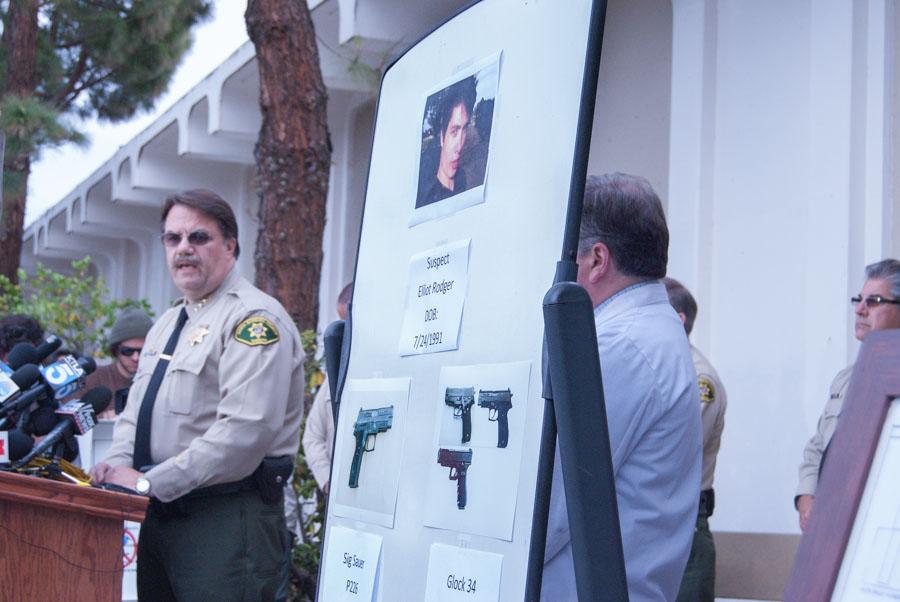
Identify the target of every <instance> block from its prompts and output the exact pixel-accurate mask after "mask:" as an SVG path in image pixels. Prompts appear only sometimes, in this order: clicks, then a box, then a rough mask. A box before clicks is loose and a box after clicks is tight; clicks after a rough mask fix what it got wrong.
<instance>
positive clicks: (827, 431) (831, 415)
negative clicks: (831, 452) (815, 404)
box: [794, 364, 853, 504]
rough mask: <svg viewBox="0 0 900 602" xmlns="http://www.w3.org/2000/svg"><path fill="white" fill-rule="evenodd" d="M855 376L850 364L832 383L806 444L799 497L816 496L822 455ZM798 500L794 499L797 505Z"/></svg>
mask: <svg viewBox="0 0 900 602" xmlns="http://www.w3.org/2000/svg"><path fill="white" fill-rule="evenodd" d="M851 374H853V364H850V365H849V366H847V367H846V368H844V369H843V370H841V371H840V372H838V373H837V376H835V377H834V380H833V381H831V388H830V389H829V390H828V401H826V402H825V409H824V410H823V411H822V415H821V416H820V417H819V424H818V426H817V427H816V433H815V434H814V435H813V436H812V438H811V439H810V440H809V441H808V442H807V443H806V447H805V448H804V449H803V461H802V462H801V463H800V483H799V484H798V485H797V494H796V495H797V496H801V495H815V493H816V486H817V485H818V484H819V466H820V465H821V463H822V454H823V453H825V448H826V447H828V443H829V442H830V441H831V436H832V435H834V429H835V428H837V423H838V418H840V416H841V408H842V407H843V405H844V396H845V395H846V394H847V387H848V386H849V384H850V375H851ZM796 501H797V498H796V496H795V497H794V503H795V504H796Z"/></svg>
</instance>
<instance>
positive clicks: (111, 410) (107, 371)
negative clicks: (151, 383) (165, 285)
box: [85, 307, 153, 419]
mask: <svg viewBox="0 0 900 602" xmlns="http://www.w3.org/2000/svg"><path fill="white" fill-rule="evenodd" d="M151 326H153V320H152V319H151V318H150V316H148V315H147V313H146V312H144V310H142V309H139V308H137V307H129V308H127V309H123V310H122V313H120V314H119V317H118V318H117V319H116V321H115V323H113V326H112V328H111V329H110V331H109V336H108V337H107V341H108V345H109V348H108V350H109V354H110V355H112V356H113V362H112V363H111V364H109V365H106V366H100V367H99V368H97V369H96V370H95V371H94V372H93V373H91V374H90V375H88V377H87V381H86V383H85V384H86V387H87V388H91V387H97V386H100V385H103V386H104V387H109V389H110V390H111V391H112V392H113V393H114V394H116V395H117V397H122V398H124V397H125V395H127V390H128V389H129V388H130V387H131V381H132V379H133V378H134V375H135V373H136V372H137V369H138V362H139V360H140V358H141V350H142V349H143V347H144V339H145V338H146V336H147V333H148V332H149V331H150V327H151ZM97 417H98V418H104V419H106V418H109V419H112V418H115V417H116V408H115V405H114V404H112V403H111V404H109V407H107V408H106V409H105V410H104V411H102V412H100V414H98V415H97Z"/></svg>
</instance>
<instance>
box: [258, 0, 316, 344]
mask: <svg viewBox="0 0 900 602" xmlns="http://www.w3.org/2000/svg"><path fill="white" fill-rule="evenodd" d="M244 18H245V20H246V22H247V32H248V34H249V35H250V39H251V40H253V44H254V45H255V46H256V60H257V63H258V65H259V80H260V82H259V87H260V92H259V104H260V110H261V111H262V128H261V129H260V133H259V140H258V141H257V143H256V149H255V151H254V155H255V157H256V174H257V194H258V195H259V232H258V235H257V240H256V253H255V255H254V259H255V264H256V266H255V267H256V285H257V286H258V287H259V288H261V289H262V290H264V291H266V292H267V293H269V294H270V295H272V296H274V297H275V298H276V299H278V300H279V301H281V303H282V304H283V305H284V306H285V308H286V309H287V311H288V313H290V315H291V317H292V318H293V319H294V321H295V322H296V323H297V326H298V327H299V328H300V329H301V330H306V329H315V328H316V325H317V322H318V309H319V308H318V300H319V276H320V273H321V269H322V232H323V230H324V228H325V200H326V196H327V193H328V177H329V169H330V165H331V143H330V141H329V139H328V127H327V122H326V100H327V99H326V92H325V84H324V82H323V81H322V73H321V70H320V68H319V53H318V49H317V48H316V38H315V32H314V30H313V23H312V18H311V16H310V14H309V8H308V6H307V3H306V2H305V1H299V2H284V1H283V0H249V2H248V3H247V12H246V13H245V15H244Z"/></svg>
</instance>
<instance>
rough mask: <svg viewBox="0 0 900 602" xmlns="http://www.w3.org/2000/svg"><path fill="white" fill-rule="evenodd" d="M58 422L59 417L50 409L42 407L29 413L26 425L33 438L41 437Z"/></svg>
mask: <svg viewBox="0 0 900 602" xmlns="http://www.w3.org/2000/svg"><path fill="white" fill-rule="evenodd" d="M58 422H59V415H58V414H57V413H56V410H54V409H53V408H51V407H47V406H43V407H40V408H38V409H36V410H35V411H33V412H32V413H31V417H30V419H29V421H28V425H29V426H30V427H31V434H32V435H34V436H35V437H43V436H45V435H47V434H48V433H49V432H50V431H52V430H53V427H54V426H56V423H58Z"/></svg>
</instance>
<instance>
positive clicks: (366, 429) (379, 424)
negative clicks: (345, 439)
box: [350, 406, 394, 487]
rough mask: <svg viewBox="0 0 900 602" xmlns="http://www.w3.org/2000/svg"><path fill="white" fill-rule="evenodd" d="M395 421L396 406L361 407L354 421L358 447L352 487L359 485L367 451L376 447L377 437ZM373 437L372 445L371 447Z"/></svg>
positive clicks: (351, 472) (355, 454)
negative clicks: (366, 408)
mask: <svg viewBox="0 0 900 602" xmlns="http://www.w3.org/2000/svg"><path fill="white" fill-rule="evenodd" d="M393 423H394V406H387V407H384V408H372V409H371V410H364V409H362V408H360V409H359V414H358V415H357V416H356V422H355V423H353V436H354V437H356V449H355V450H354V452H353V462H352V463H351V464H350V487H359V469H360V467H361V465H362V458H363V454H364V453H365V452H370V451H373V450H374V449H375V437H376V436H377V435H378V433H383V432H385V431H387V430H388V429H390V428H391V426H392V425H393ZM370 437H371V442H372V446H371V447H369V438H370Z"/></svg>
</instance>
